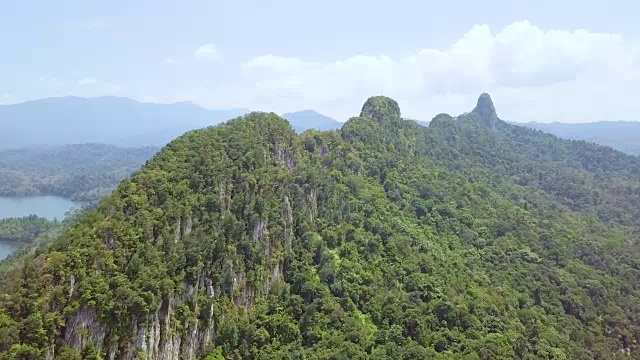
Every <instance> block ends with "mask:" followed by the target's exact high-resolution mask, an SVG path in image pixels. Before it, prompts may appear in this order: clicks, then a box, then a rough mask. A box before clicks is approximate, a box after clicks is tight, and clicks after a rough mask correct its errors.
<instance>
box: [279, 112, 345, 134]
mask: <svg viewBox="0 0 640 360" xmlns="http://www.w3.org/2000/svg"><path fill="white" fill-rule="evenodd" d="M282 117H283V118H284V119H286V120H288V121H289V123H290V124H291V126H292V127H293V128H294V129H295V131H296V132H298V133H301V132H304V131H305V130H309V129H316V130H320V131H326V130H334V129H339V128H340V127H342V123H341V122H340V121H337V120H334V119H332V118H330V117H328V116H325V115H322V114H320V113H318V112H316V111H314V110H303V111H298V112H292V113H286V114H283V115H282Z"/></svg>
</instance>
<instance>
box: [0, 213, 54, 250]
mask: <svg viewBox="0 0 640 360" xmlns="http://www.w3.org/2000/svg"><path fill="white" fill-rule="evenodd" d="M57 225H58V223H57V222H56V221H50V220H47V219H45V218H41V217H38V216H37V215H29V216H25V217H22V218H8V219H0V241H15V242H24V243H30V242H33V241H34V240H35V239H36V238H38V237H39V236H41V235H42V234H43V233H46V232H48V231H51V230H53V229H55V228H56V226H57Z"/></svg>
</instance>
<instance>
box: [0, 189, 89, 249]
mask: <svg viewBox="0 0 640 360" xmlns="http://www.w3.org/2000/svg"><path fill="white" fill-rule="evenodd" d="M82 205H83V204H82V203H77V202H73V201H71V200H68V199H65V198H61V197H59V196H29V197H20V198H13V197H0V219H4V218H9V217H22V216H28V215H31V214H36V215H38V216H40V217H43V218H47V219H49V220H53V219H58V220H62V219H64V214H65V213H66V212H67V211H69V210H71V209H72V208H80V207H81V206H82ZM17 249H18V246H17V244H15V243H11V242H3V241H0V260H2V259H4V258H6V257H7V256H9V254H11V253H12V252H14V251H16V250H17Z"/></svg>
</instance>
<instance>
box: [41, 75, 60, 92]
mask: <svg viewBox="0 0 640 360" xmlns="http://www.w3.org/2000/svg"><path fill="white" fill-rule="evenodd" d="M40 81H41V82H43V83H44V84H45V86H46V87H47V88H49V89H50V90H60V89H62V88H63V87H64V82H63V81H62V80H60V79H58V78H55V77H51V76H40Z"/></svg>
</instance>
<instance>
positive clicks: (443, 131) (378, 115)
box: [0, 94, 640, 360]
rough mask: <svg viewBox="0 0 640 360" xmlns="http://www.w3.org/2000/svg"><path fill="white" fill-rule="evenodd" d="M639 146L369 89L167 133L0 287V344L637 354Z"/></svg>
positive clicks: (448, 354) (194, 354) (315, 353)
mask: <svg viewBox="0 0 640 360" xmlns="http://www.w3.org/2000/svg"><path fill="white" fill-rule="evenodd" d="M639 169H640V162H639V160H638V159H637V158H636V157H633V156H628V155H625V154H623V153H621V152H618V151H615V150H612V149H611V148H607V147H602V146H597V145H593V144H590V143H587V142H573V141H566V140H559V139H558V138H556V137H555V136H552V135H548V134H544V133H542V132H540V131H535V130H531V129H527V128H524V127H518V126H514V125H510V124H507V123H505V122H503V121H502V120H500V119H499V117H498V115H497V113H496V111H495V107H494V105H493V103H492V101H491V98H490V97H489V96H488V95H487V94H483V95H482V96H481V97H480V99H479V100H478V103H477V106H476V107H475V108H474V109H473V110H472V111H471V112H469V113H466V114H463V115H460V116H458V117H451V116H449V115H446V114H441V115H438V116H436V117H435V118H434V119H433V120H432V121H431V123H430V125H429V127H428V128H425V127H422V126H420V125H418V124H417V123H416V122H414V121H406V120H402V118H401V114H400V109H399V107H398V104H397V103H396V102H395V101H393V100H391V99H389V98H385V97H372V98H370V99H368V100H367V102H366V103H365V104H364V106H363V108H362V111H361V113H360V116H358V117H354V118H351V119H350V120H349V121H347V122H346V123H345V124H344V126H343V127H342V128H341V129H340V130H336V131H328V132H319V131H314V130H308V131H306V132H304V133H303V134H300V135H297V134H296V133H295V132H294V130H293V129H292V128H291V126H290V124H289V123H288V122H286V121H285V120H283V119H281V118H280V117H278V116H277V115H275V114H267V113H251V114H249V115H246V116H244V117H241V118H237V119H234V120H231V121H228V122H227V123H225V124H222V125H219V126H216V127H211V128H207V129H202V130H197V131H192V132H189V133H187V134H185V135H183V136H181V137H179V138H177V139H176V140H174V141H172V142H171V143H170V144H168V145H167V146H166V147H164V148H163V149H162V150H161V151H160V152H159V153H158V154H157V155H156V156H155V157H154V158H153V159H152V160H150V161H149V162H147V164H146V165H145V166H144V167H143V168H142V169H141V170H140V171H137V172H136V173H135V174H134V175H133V176H132V177H131V178H130V179H127V180H125V181H123V182H122V183H121V184H120V185H119V186H118V188H117V189H116V190H115V191H114V193H113V194H112V195H110V196H107V197H106V198H104V199H103V200H102V201H101V203H100V205H99V207H98V208H97V209H96V210H93V211H91V212H89V213H87V214H86V215H84V216H82V217H81V218H80V219H79V220H78V221H77V223H76V224H75V225H74V226H73V227H72V228H71V229H70V230H69V231H67V232H66V233H65V234H64V235H62V236H61V237H60V238H59V239H58V240H56V241H55V242H53V243H52V244H51V245H49V246H48V247H47V248H45V249H42V250H39V251H37V252H36V253H35V254H33V255H29V257H26V258H25V259H23V260H22V261H17V262H16V264H17V265H16V268H15V269H14V270H13V272H12V273H10V274H9V275H8V277H7V279H8V281H7V282H6V283H3V284H2V290H1V291H2V294H0V332H1V333H0V354H1V355H0V359H80V358H82V359H103V358H108V359H178V358H180V359H198V358H206V359H207V360H211V359H216V360H218V359H431V358H434V359H616V358H620V359H622V358H629V356H630V357H631V358H640V348H638V345H637V344H638V341H639V340H640V322H639V321H638V319H639V317H640V302H638V299H639V298H640V255H638V254H640V249H639V247H640V246H639V245H638V243H637V233H638V231H637V229H638V220H637V219H638V215H639V214H638V211H639V210H638V209H640V201H639V199H638V195H639V194H640V189H639V186H640V181H639V174H640V171H639Z"/></svg>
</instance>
